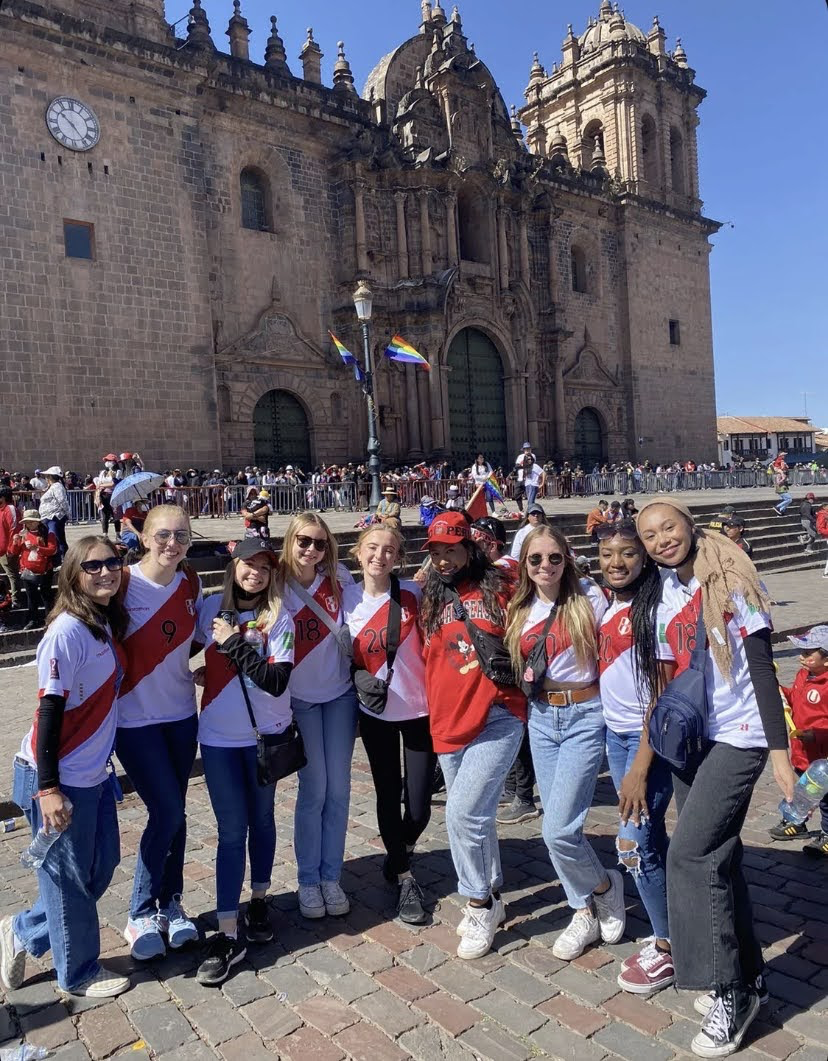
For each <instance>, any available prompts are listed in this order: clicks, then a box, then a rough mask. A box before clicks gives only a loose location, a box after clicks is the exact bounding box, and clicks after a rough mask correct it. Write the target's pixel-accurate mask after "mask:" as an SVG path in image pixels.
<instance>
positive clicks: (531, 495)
mask: <svg viewBox="0 0 828 1061" xmlns="http://www.w3.org/2000/svg"><path fill="white" fill-rule="evenodd" d="M537 496H538V488H537V487H536V486H531V485H530V484H529V483H527V484H526V504H527V506H528V505H534V503H535V498H536V497H537Z"/></svg>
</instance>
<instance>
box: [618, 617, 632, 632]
mask: <svg viewBox="0 0 828 1061" xmlns="http://www.w3.org/2000/svg"><path fill="white" fill-rule="evenodd" d="M618 633H619V634H620V635H621V636H622V637H626V636H627V634H630V633H632V623H631V622H630V620H629V616H626V615H625V616H624V618H623V619H622V620H621V622H620V623H619V624H618Z"/></svg>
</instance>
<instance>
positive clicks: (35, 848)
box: [20, 796, 72, 869]
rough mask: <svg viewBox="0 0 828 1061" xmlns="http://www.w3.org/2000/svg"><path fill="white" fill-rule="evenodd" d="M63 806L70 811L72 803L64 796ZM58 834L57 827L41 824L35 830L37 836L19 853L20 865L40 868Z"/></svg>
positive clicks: (28, 867) (27, 867)
mask: <svg viewBox="0 0 828 1061" xmlns="http://www.w3.org/2000/svg"><path fill="white" fill-rule="evenodd" d="M63 806H64V808H65V809H66V811H67V812H68V813H71V811H72V804H71V803H70V801H69V800H68V799H67V798H66V797H65V796H64V797H63ZM59 836H60V833H59V832H58V830H57V829H46V828H44V826H42V825H41V827H40V828H39V829H38V830H37V836H35V838H34V840H32V842H31V843H30V844H29V846H28V847H27V848H26V850H25V851H23V852H22V854H21V855H20V865H21V866H25V867H26V869H40V867H41V866H42V865H43V861H44V859H45V858H46V855H47V854H48V853H49V848H50V847H51V846H52V844H53V843H54V842H55V840H57V838H58V837H59Z"/></svg>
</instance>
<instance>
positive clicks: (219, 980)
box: [196, 947, 247, 987]
mask: <svg viewBox="0 0 828 1061" xmlns="http://www.w3.org/2000/svg"><path fill="white" fill-rule="evenodd" d="M246 954H247V947H244V948H243V949H242V950H241V951H240V952H239V953H238V954H236V955H235V956H234V957H232V958H231V959H230V961H229V962H228V963H227V968H226V969H225V970H224V976H218V977H206V976H199V974H198V973H196V983H197V984H203V985H204V986H205V987H214V986H216V985H217V984H223V983H224V981H225V980H226V979H227V977H228V976H229V975H230V970H231V969H232V968H233V966H234V965H238V964H239V962H240V961H242V960H243V959H244V957H245V956H246Z"/></svg>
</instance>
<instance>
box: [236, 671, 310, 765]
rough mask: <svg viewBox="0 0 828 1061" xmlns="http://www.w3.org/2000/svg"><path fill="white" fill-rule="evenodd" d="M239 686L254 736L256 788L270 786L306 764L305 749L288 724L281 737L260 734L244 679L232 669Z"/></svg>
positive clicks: (295, 731)
mask: <svg viewBox="0 0 828 1061" xmlns="http://www.w3.org/2000/svg"><path fill="white" fill-rule="evenodd" d="M236 673H237V674H238V676H239V683H240V685H241V688H242V693H243V695H244V702H245V705H246V707H247V713H248V715H249V716H250V725H251V726H252V727H253V732H254V733H255V734H256V780H257V781H258V782H259V784H260V785H274V784H275V783H276V782H277V781H280V780H281V779H282V778H283V777H289V776H290V774H295V773H296V771H297V770H301V769H302V767H303V766H305V765H306V764H307V761H308V760H307V756H306V755H305V745H304V742H303V740H302V734H301V733H300V732H299V727H298V726H297V725H296V723H295V722H294V721H293V720H291V723H290V725H289V726H288V727H287V729H285V730H282V732H281V733H260V732H259V727H258V724H257V722H256V716H255V715H254V714H253V706H252V704H251V703H250V694H249V693H248V691H247V686H246V685H245V684H244V675H243V674H242V672H241V671H240V670H239V668H238V667H236Z"/></svg>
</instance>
